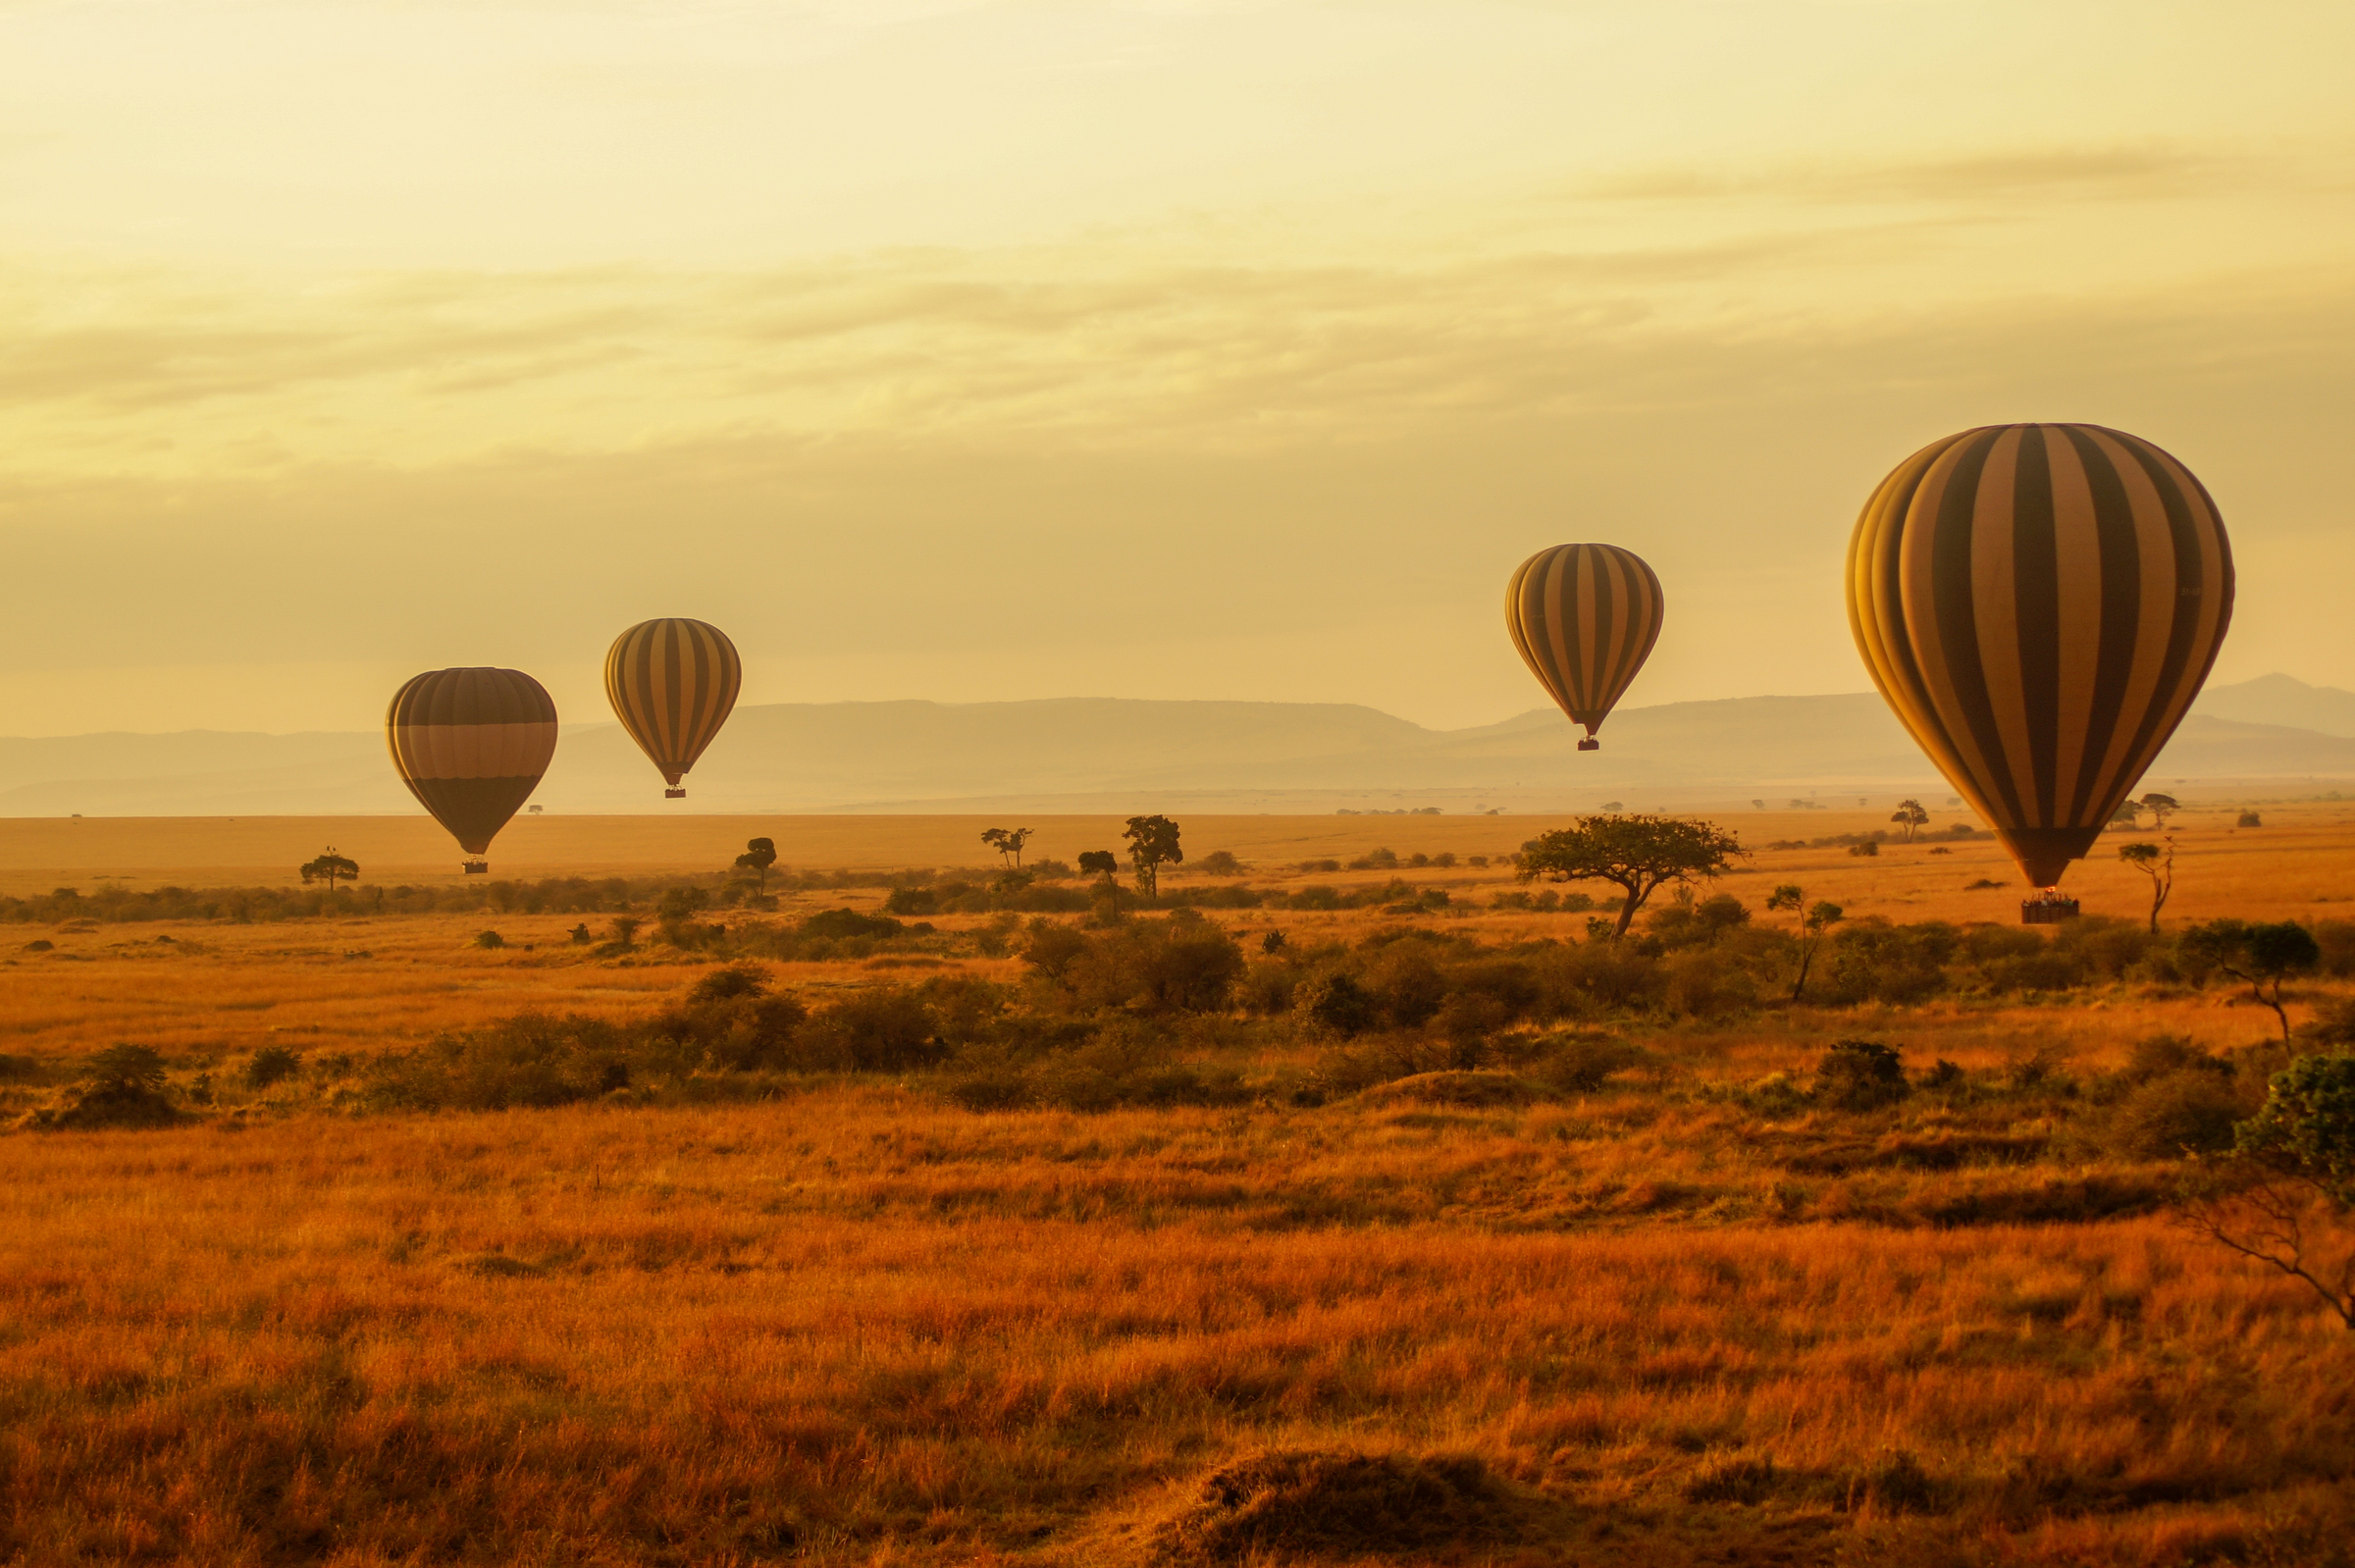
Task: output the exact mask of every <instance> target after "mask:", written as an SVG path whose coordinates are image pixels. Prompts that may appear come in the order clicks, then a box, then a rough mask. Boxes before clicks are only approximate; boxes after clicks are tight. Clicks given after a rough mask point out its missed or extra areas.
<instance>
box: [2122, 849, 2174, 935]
mask: <svg viewBox="0 0 2355 1568" xmlns="http://www.w3.org/2000/svg"><path fill="white" fill-rule="evenodd" d="M2118 858H2119V860H2121V861H2123V862H2126V863H2127V864H2128V865H2131V866H2132V867H2134V869H2136V870H2137V871H2140V872H2141V873H2142V874H2143V875H2145V876H2147V877H2149V878H2150V879H2151V935H2153V936H2157V935H2158V934H2159V912H2160V911H2161V910H2163V909H2166V908H2167V896H2168V895H2169V894H2170V893H2172V892H2173V891H2174V890H2175V840H2174V836H2173V835H2172V834H2170V835H2169V836H2168V840H2167V847H2166V848H2164V849H2162V848H2160V847H2159V846H2158V845H2156V844H2120V845H2119V847H2118Z"/></svg>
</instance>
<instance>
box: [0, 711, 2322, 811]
mask: <svg viewBox="0 0 2355 1568" xmlns="http://www.w3.org/2000/svg"><path fill="white" fill-rule="evenodd" d="M2212 700H2213V701H2212ZM2335 700H2343V701H2344V702H2345V703H2347V704H2349V705H2355V695H2351V694H2348V693H2344V692H2332V691H2330V690H2329V689H2328V688H2317V687H2309V686H2305V685H2303V684H2301V683H2299V682H2296V681H2291V680H2289V679H2288V677H2286V676H2268V677H2266V678H2265V679H2264V680H2261V681H2250V682H2244V683H2242V684H2241V685H2239V686H2235V687H2226V688H2223V689H2221V690H2219V691H2217V692H2214V693H2211V694H2209V696H2208V698H2204V699H2203V700H2202V703H2201V706H2200V708H2199V709H2198V710H2197V711H2195V713H2194V714H2193V715H2192V717H2191V718H2189V719H2187V720H2186V721H2185V723H2184V725H2183V728H2182V729H2181V730H2180V731H2179V732H2178V733H2177V735H2176V737H2175V739H2174V741H2173V743H2172V744H2171V745H2170V746H2169V748H2168V750H2167V751H2166V752H2165V753H2164V754H2163V755H2162V756H2161V758H2160V760H2159V763H2158V765H2157V766H2156V767H2154V768H2153V769H2152V771H2151V777H2152V778H2153V779H2154V780H2163V781H2165V782H2168V783H2174V782H2178V781H2203V780H2213V781H2224V780H2235V781H2258V780H2290V779H2296V780H2315V781H2324V780H2329V781H2339V780H2355V716H2350V717H2349V718H2348V719H2347V720H2346V721H2345V722H2346V725H2347V729H2346V732H2345V733H2332V732H2326V731H2323V730H2321V729H2319V728H2318V727H2316V726H2314V725H2306V726H2298V725H2289V724H2284V723H2281V722H2278V721H2276V720H2269V719H2259V718H2254V717H2252V716H2250V715H2251V714H2253V713H2258V712H2270V711H2278V710H2281V708H2282V706H2283V705H2288V706H2289V707H2290V709H2291V710H2294V711H2297V712H2300V713H2306V712H2309V711H2311V712H2312V713H2313V714H2315V715H2318V717H2319V720H2320V721H2334V720H2332V718H2331V715H2332V713H2333V712H2335V708H2334V707H2333V706H2332V704H2333V702H2334V701H2335ZM2269 704H2271V705H2273V706H2270V707H2269V706H2266V705H2269ZM2299 704H2304V705H2306V706H2303V707H2299V706H2296V705H2299ZM1576 738H1577V732H1576V731H1575V730H1574V729H1573V728H1572V727H1571V726H1570V724H1569V723H1568V722H1567V721H1566V720H1564V719H1563V718H1562V716H1561V715H1560V714H1559V713H1557V712H1555V711H1554V710H1553V709H1551V708H1549V707H1548V708H1539V709H1533V710H1531V711H1530V712H1527V713H1523V714H1521V715H1520V716H1518V717H1515V718H1510V719H1507V720H1505V721H1504V722H1502V723H1499V724H1488V725H1482V726H1479V727H1476V728H1472V729H1461V730H1429V729H1425V728H1423V727H1422V726H1421V725H1418V724H1413V723H1409V722H1408V721H1407V720H1405V719H1401V718H1396V717H1393V716H1391V715H1390V714H1387V713H1384V712H1381V711H1379V710H1377V709H1374V708H1371V707H1362V706H1353V705H1349V704H1340V703H1216V702H1202V703H1179V702H1129V701H1121V700H1116V699H1103V698H1063V699H1049V700H1042V701H1036V702H1022V703H968V704H946V703H926V702H898V703H822V704H811V703H777V704H767V705H762V706H752V707H745V708H740V709H738V710H737V712H736V714H735V716H734V717H733V718H732V719H730V721H729V723H728V727H727V728H726V730H724V731H723V732H722V733H721V735H720V738H719V740H718V741H717V742H716V743H715V744H714V745H713V746H712V748H711V750H710V751H709V752H708V753H707V754H706V756H705V758H704V759H703V761H702V762H701V763H699V764H698V766H697V768H696V771H695V772H694V773H693V774H692V775H691V776H690V777H689V780H688V787H689V791H690V796H689V799H688V800H687V801H686V802H685V803H671V804H670V805H668V806H667V807H666V806H665V804H664V802H663V801H662V799H661V780H660V778H659V776H658V775H657V774H656V773H655V772H654V768H653V766H652V765H651V764H650V763H648V762H647V760H646V759H645V758H643V757H642V756H640V755H639V753H638V750H637V748H636V747H635V746H633V745H632V744H631V742H630V740H629V738H628V737H627V736H626V735H624V734H623V733H622V731H621V729H620V728H619V726H617V725H614V724H612V723H609V722H606V723H594V724H578V725H568V726H566V727H565V730H564V733H563V738H562V740H561V741H560V742H559V744H558V746H557V749H556V756H555V760H554V762H553V763H552V764H551V765H550V767H549V774H548V778H547V781H546V783H545V784H544V785H543V786H542V788H541V792H540V794H539V796H538V799H539V800H540V801H541V802H542V803H543V804H545V805H546V806H547V808H548V809H549V810H556V811H566V812H587V811H600V812H602V811H636V810H649V811H653V810H672V811H676V810H682V809H684V810H709V811H808V810H928V809H940V808H942V807H944V806H946V805H948V804H949V803H959V804H966V805H969V804H972V803H978V802H986V803H989V804H990V805H991V806H993V807H995V806H1000V805H1003V806H1007V807H1010V808H1012V807H1025V806H1026V808H1027V809H1030V810H1056V809H1064V810H1079V809H1086V810H1116V809H1120V808H1122V807H1123V806H1125V805H1128V804H1138V805H1142V804H1147V803H1150V802H1151V801H1154V800H1165V801H1178V800H1182V801H1184V802H1185V803H1187V805H1188V806H1189V807H1190V808H1191V809H1195V810H1209V809H1225V810H1334V809H1335V807H1336V806H1346V805H1351V804H1352V803H1357V804H1361V805H1364V806H1365V807H1366V809H1374V807H1375V806H1376V805H1377V804H1381V805H1382V807H1383V809H1390V810H1397V809H1403V808H1404V807H1405V806H1406V805H1407V804H1408V799H1409V798H1410V797H1411V798H1412V800H1413V804H1417V805H1424V804H1437V805H1439V806H1441V807H1442V808H1443V809H1445V810H1465V809H1471V808H1475V807H1485V806H1490V805H1496V806H1505V807H1509V808H1511V809H1513V810H1528V809H1532V808H1535V807H1539V806H1552V807H1564V806H1569V807H1591V806H1596V805H1600V804H1602V802H1603V801H1604V800H1606V799H1613V798H1618V797H1621V796H1626V797H1629V800H1628V804H1629V805H1630V806H1638V805H1642V806H1658V805H1663V804H1671V803H1674V802H1677V801H1680V800H1698V799H1726V798H1732V799H1738V800H1740V799H1750V798H1755V797H1791V796H1802V797H1805V796H1813V795H1817V794H1823V795H1828V796H1838V795H1842V794H1848V793H1858V794H1881V793H1887V792H1891V791H1902V792H1906V793H1920V794H1922V795H1923V798H1924V799H1928V798H1929V796H1930V795H1931V794H1933V793H1934V794H1936V795H1938V796H1939V797H1941V798H1943V796H1944V795H1945V794H1946V793H1947V792H1946V786H1945V785H1944V783H1943V782H1942V781H1941V780H1939V779H1938V777H1937V775H1936V774H1935V773H1934V772H1933V770H1932V769H1931V768H1930V766H1929V764H1928V763H1927V762H1926V761H1925V760H1924V759H1923V758H1922V756H1921V754H1920V752H1919V751H1918V750H1916V749H1915V747H1914V746H1913V743H1912V742H1911V740H1910V739H1909V738H1908V737H1907V735H1906V733H1905V732H1904V730H1902V729H1901V728H1899V726H1898V724H1897V721H1896V720H1895V719H1894V718H1892V717H1891V716H1890V713H1889V710H1888V708H1887V707H1886V706H1884V705H1883V704H1882V702H1881V700H1880V698H1879V697H1877V696H1876V695H1874V694H1872V693H1869V692H1857V693H1849V694H1844V695H1840V696H1833V697H1748V698H1733V699H1727V700H1724V701H1721V702H1707V703H1670V704H1664V705H1661V706H1654V707H1639V708H1632V709H1628V710H1626V711H1624V712H1620V713H1617V714H1614V715H1613V716H1612V718H1611V721H1610V722H1609V723H1608V724H1607V725H1605V726H1604V727H1603V731H1602V742H1603V745H1602V750H1601V751H1599V752H1594V753H1587V754H1583V755H1582V754H1580V753H1578V752H1577V751H1576V750H1575V741H1576ZM1374 797H1381V798H1382V801H1381V802H1380V803H1377V802H1375V801H1374V800H1373V799H1372V798H1374ZM1082 803H1084V805H1082ZM413 810H416V806H415V803H414V802H413V801H411V799H410V798H409V796H408V793H407V792H406V791H405V790H403V789H402V788H401V786H400V784H399V782H398V781H397V780H395V779H394V778H393V777H392V771H391V768H390V767H389V765H388V764H387V762H386V758H385V752H384V742H383V740H382V738H381V737H379V736H378V735H376V734H374V733H372V732H364V731H363V732H354V733H316V734H302V735H243V734H230V733H222V732H214V731H188V732H184V733H182V734H178V735H121V734H114V735H83V736H70V737H63V738H57V739H43V740H0V815H12V816H56V815H65V814H68V813H71V812H77V811H78V812H81V813H82V814H84V815H246V814H250V815H262V814H271V815H278V814H305V813H329V812H380V811H389V812H408V811H413Z"/></svg>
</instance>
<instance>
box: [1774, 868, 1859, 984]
mask: <svg viewBox="0 0 2355 1568" xmlns="http://www.w3.org/2000/svg"><path fill="white" fill-rule="evenodd" d="M1766 907H1767V908H1768V909H1770V910H1789V911H1790V912H1791V913H1792V914H1794V915H1798V916H1799V978H1798V979H1797V980H1796V981H1794V982H1793V983H1792V986H1791V1000H1792V1001H1794V1002H1796V1001H1798V1000H1799V999H1800V998H1802V997H1804V996H1805V995H1806V992H1807V970H1808V969H1809V968H1810V967H1813V965H1814V963H1815V951H1816V949H1818V948H1820V947H1822V946H1823V934H1824V933H1825V932H1826V931H1829V930H1830V929H1831V928H1832V927H1833V926H1835V925H1838V924H1839V923H1840V921H1841V919H1842V918H1843V917H1844V916H1845V915H1847V913H1848V912H1847V911H1845V910H1843V909H1841V908H1840V906H1839V905H1837V904H1831V903H1826V902H1824V901H1822V900H1820V899H1819V900H1817V901H1816V902H1815V903H1813V904H1809V903H1808V902H1807V890H1806V889H1805V888H1804V887H1801V886H1800V885H1799V884H1798V883H1797V882H1785V883H1784V884H1783V885H1782V886H1781V887H1778V888H1776V889H1775V890H1774V891H1773V892H1772V893H1770V894H1768V895H1767V897H1766Z"/></svg>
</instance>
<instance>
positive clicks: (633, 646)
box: [605, 616, 744, 801]
mask: <svg viewBox="0 0 2355 1568" xmlns="http://www.w3.org/2000/svg"><path fill="white" fill-rule="evenodd" d="M743 684H744V661H743V660H742V659H740V658H738V657H737V656H736V645H735V644H734V643H731V642H729V641H728V638H727V634H726V633H724V632H722V631H721V630H720V629H719V628H718V627H716V626H708V625H706V624H705V623H704V622H702V621H691V620H686V619H683V618H681V617H679V616H665V617H664V618H663V619H661V620H653V621H640V622H639V623H638V624H637V625H635V626H633V627H631V628H630V629H629V630H628V631H626V632H624V633H622V634H621V635H620V636H619V637H616V638H615V639H613V646H612V648H611V649H609V650H608V651H607V652H606V653H605V696H606V698H607V699H608V700H609V701H611V703H612V704H613V714H614V716H615V717H616V718H619V719H620V720H621V727H622V728H623V729H625V730H628V731H629V732H630V739H632V740H634V741H636V742H637V743H638V746H639V749H640V750H641V751H643V752H645V753H646V755H647V756H648V757H649V758H653V759H654V766H656V767H658V768H660V769H661V770H662V777H663V778H664V779H665V780H666V781H667V782H668V783H669V785H670V788H668V789H666V790H664V791H663V792H662V794H663V796H664V798H665V799H668V800H674V801H675V800H678V799H680V798H681V797H683V796H685V795H686V793H687V791H686V790H685V789H684V788H682V787H681V785H680V783H679V780H681V779H683V778H685V777H686V776H687V771H688V769H690V768H692V767H694V766H695V759H696V758H699V757H701V756H703V755H704V748H705V747H707V746H708V745H710V744H711V738H712V737H713V736H715V735H717V734H718V733H719V727H720V726H721V725H722V724H725V723H726V722H727V721H728V713H729V710H730V709H732V708H734V707H735V706H736V692H737V688H739V687H741V686H742V685H743Z"/></svg>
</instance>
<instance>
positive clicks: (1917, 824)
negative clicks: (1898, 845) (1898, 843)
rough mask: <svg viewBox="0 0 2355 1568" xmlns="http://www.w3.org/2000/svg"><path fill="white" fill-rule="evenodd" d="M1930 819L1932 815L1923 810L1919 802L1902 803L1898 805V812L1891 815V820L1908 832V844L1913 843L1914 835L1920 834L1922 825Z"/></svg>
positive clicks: (1895, 811)
mask: <svg viewBox="0 0 2355 1568" xmlns="http://www.w3.org/2000/svg"><path fill="white" fill-rule="evenodd" d="M1929 819H1930V813H1929V812H1928V811H1927V810H1924V809H1923V807H1922V804H1921V802H1919V801H1900V802H1898V803H1897V810H1894V811H1892V812H1890V813H1889V820H1890V821H1892V822H1895V823H1896V824H1897V825H1898V826H1899V827H1902V828H1904V829H1905V830H1906V842H1907V843H1908V844H1910V843H1912V842H1913V835H1914V834H1915V833H1917V832H1919V831H1920V830H1921V827H1922V825H1923V824H1924V823H1926V822H1928V821H1929Z"/></svg>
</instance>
